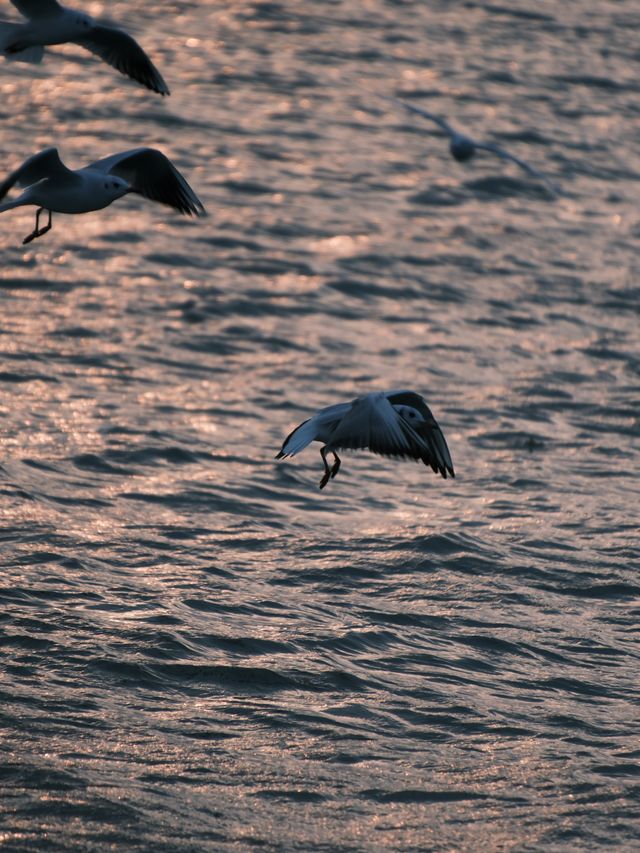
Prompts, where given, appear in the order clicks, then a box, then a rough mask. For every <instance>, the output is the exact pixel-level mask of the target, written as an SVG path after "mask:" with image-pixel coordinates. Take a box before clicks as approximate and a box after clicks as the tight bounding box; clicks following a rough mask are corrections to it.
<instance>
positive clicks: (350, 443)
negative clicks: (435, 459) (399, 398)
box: [327, 392, 428, 459]
mask: <svg viewBox="0 0 640 853" xmlns="http://www.w3.org/2000/svg"><path fill="white" fill-rule="evenodd" d="M327 447H328V448H329V450H334V449H336V450H337V449H338V448H341V447H343V448H346V449H350V450H360V449H368V450H370V451H371V452H372V453H379V454H380V455H382V456H409V457H412V458H414V459H420V458H422V454H423V453H426V452H427V451H428V447H427V445H426V444H425V443H424V441H423V440H422V438H421V437H420V436H419V435H418V434H417V432H416V431H415V430H414V429H413V428H412V426H411V425H410V424H408V423H407V422H406V421H405V420H404V419H403V418H401V417H400V416H399V415H398V413H397V412H396V410H395V409H394V408H393V406H392V405H391V403H390V402H389V401H388V399H387V397H386V395H385V394H384V393H382V392H377V393H373V394H366V395H365V396H364V397H358V398H357V399H356V400H354V401H353V402H352V403H351V406H350V408H349V410H348V412H347V413H346V414H345V416H344V417H343V418H342V419H341V420H340V423H339V424H338V425H337V426H336V428H335V430H334V431H333V433H332V435H331V437H330V439H329V441H327Z"/></svg>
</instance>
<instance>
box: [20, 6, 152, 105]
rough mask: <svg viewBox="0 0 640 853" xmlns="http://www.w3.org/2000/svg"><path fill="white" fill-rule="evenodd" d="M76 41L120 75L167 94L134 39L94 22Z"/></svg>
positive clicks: (148, 60) (122, 32)
mask: <svg viewBox="0 0 640 853" xmlns="http://www.w3.org/2000/svg"><path fill="white" fill-rule="evenodd" d="M24 5H27V4H24ZM29 5H31V4H29ZM76 44H79V45H81V46H82V47H84V48H86V49H87V50H89V51H91V53H95V54H96V56H99V57H100V59H103V60H104V61H105V62H106V63H107V64H108V65H111V66H112V67H113V68H115V69H117V70H118V71H119V72H120V73H121V74H124V75H126V76H127V77H131V79H132V80H137V81H138V83H142V85H143V86H146V87H147V89H151V91H152V92H158V94H160V95H168V94H169V87H168V86H167V84H166V83H165V82H164V80H163V79H162V75H161V74H160V72H159V71H158V69H157V68H156V67H155V65H154V64H153V62H152V61H151V60H150V59H149V57H148V56H147V54H146V53H145V52H144V50H143V49H142V48H141V47H140V45H139V44H138V42H137V41H136V40H135V39H134V38H132V37H131V36H130V35H129V34H128V33H125V32H124V31H123V30H120V29H118V28H117V27H105V26H100V25H99V24H96V25H95V26H93V27H91V29H90V30H89V32H88V33H87V34H86V35H85V36H83V37H82V38H80V39H77V40H76Z"/></svg>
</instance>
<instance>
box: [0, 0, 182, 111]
mask: <svg viewBox="0 0 640 853" xmlns="http://www.w3.org/2000/svg"><path fill="white" fill-rule="evenodd" d="M11 2H12V3H13V5H14V6H15V7H16V9H17V10H18V11H19V12H20V14H22V15H24V17H25V18H26V19H27V21H26V23H22V24H14V23H8V22H6V21H2V22H0V52H2V53H3V54H4V55H5V56H6V57H7V59H17V60H21V61H22V62H40V61H41V60H42V56H43V54H44V48H45V46H48V45H53V44H65V43H66V42H73V43H74V44H79V45H80V46H81V47H84V48H86V49H87V50H89V51H90V52H91V53H95V54H96V55H97V56H99V57H100V58H101V59H104V61H105V62H106V63H108V64H109V65H111V66H113V67H114V68H116V69H117V70H118V71H120V73H121V74H125V75H126V76H127V77H131V78H132V79H133V80H137V81H138V83H142V85H143V86H146V87H147V89H151V90H152V91H153V92H158V94H160V95H168V94H169V88H168V86H167V84H166V83H165V82H164V80H163V79H162V76H161V74H160V72H159V71H158V69H157V68H156V67H155V65H154V64H153V62H151V60H150V59H149V57H148V56H147V54H146V53H145V52H144V50H143V49H142V48H141V47H140V45H139V44H138V42H137V41H136V40H135V39H134V38H132V37H131V36H130V35H129V34H128V33H125V32H124V30H120V29H118V28H117V27H110V26H106V25H104V24H100V23H98V22H97V21H95V20H94V19H93V18H91V17H90V16H89V15H85V14H83V13H82V12H76V11H74V10H73V9H66V8H65V7H64V6H61V5H60V4H59V3H58V2H56V0H11Z"/></svg>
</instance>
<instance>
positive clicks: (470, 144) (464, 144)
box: [381, 95, 559, 196]
mask: <svg viewBox="0 0 640 853" xmlns="http://www.w3.org/2000/svg"><path fill="white" fill-rule="evenodd" d="M381 97H383V98H385V99H386V100H388V101H392V102H394V103H396V104H399V105H400V106H401V107H404V109H405V110H407V111H408V112H410V113H415V114H416V115H419V116H422V117H423V118H428V119H429V120H430V121H433V122H435V123H436V124H437V125H438V127H439V128H441V129H442V130H444V132H445V133H446V134H447V135H448V136H449V151H450V152H451V155H452V157H453V158H454V159H455V160H457V161H458V163H466V162H467V161H468V160H471V158H472V157H473V156H474V155H475V153H476V151H490V152H491V154H495V155H496V156H498V157H500V159H501V160H510V161H511V162H512V163H515V164H516V165H518V166H520V168H521V169H523V170H524V171H525V172H527V173H528V174H529V175H531V176H532V177H534V178H538V180H541V181H542V182H543V183H544V184H545V186H546V187H547V189H548V190H550V192H551V193H552V194H553V195H554V196H555V195H558V194H559V189H558V187H556V186H554V184H553V183H552V182H551V181H550V180H549V179H548V178H547V176H546V175H544V174H543V173H542V172H540V171H539V170H538V169H534V167H533V166H530V165H529V164H528V163H526V162H525V161H524V160H521V159H520V158H519V157H515V156H514V155H513V154H509V152H508V151H505V150H504V148H500V146H498V145H494V144H493V143H492V142H476V141H475V140H474V139H471V137H470V136H465V134H463V133H459V132H458V131H457V130H454V129H453V128H452V127H451V125H450V124H449V122H447V121H445V119H443V118H441V117H440V116H437V115H434V113H430V112H429V111H428V110H423V109H422V108H421V107H416V106H414V105H413V104H409V103H407V101H403V100H402V99H401V98H393V97H389V96H387V95H381Z"/></svg>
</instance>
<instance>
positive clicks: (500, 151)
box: [474, 142, 559, 195]
mask: <svg viewBox="0 0 640 853" xmlns="http://www.w3.org/2000/svg"><path fill="white" fill-rule="evenodd" d="M474 144H475V146H476V148H479V149H481V150H483V151H490V152H491V153H492V154H495V155H496V156H498V157H500V159H501V160H511V162H512V163H515V164H516V165H517V166H520V168H521V169H523V170H524V171H525V172H527V173H528V174H529V175H532V176H533V177H534V178H538V179H539V180H541V181H543V183H545V184H546V186H547V187H548V188H549V189H550V190H551V192H552V193H553V194H554V195H558V194H559V189H558V187H556V186H554V184H553V183H552V182H551V181H550V180H549V178H547V176H546V175H545V174H544V173H543V172H540V171H539V170H538V169H535V168H534V167H533V166H530V165H529V164H528V163H527V162H526V161H525V160H521V159H520V158H519V157H516V156H514V155H513V154H509V152H508V151H505V150H504V148H500V146H499V145H494V144H493V143H492V142H476V143H474Z"/></svg>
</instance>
